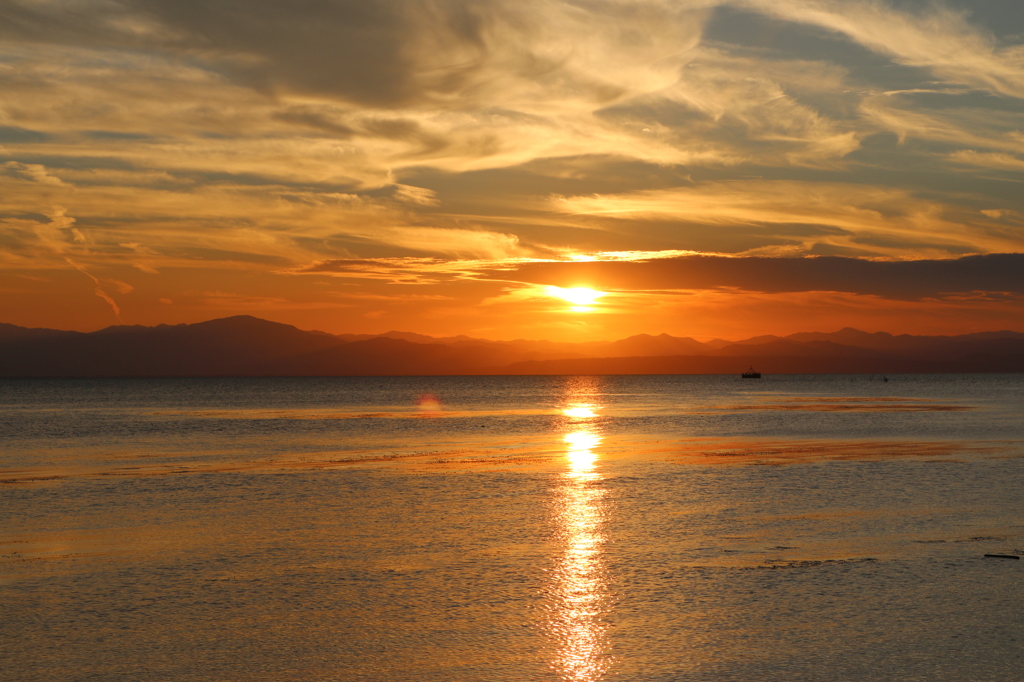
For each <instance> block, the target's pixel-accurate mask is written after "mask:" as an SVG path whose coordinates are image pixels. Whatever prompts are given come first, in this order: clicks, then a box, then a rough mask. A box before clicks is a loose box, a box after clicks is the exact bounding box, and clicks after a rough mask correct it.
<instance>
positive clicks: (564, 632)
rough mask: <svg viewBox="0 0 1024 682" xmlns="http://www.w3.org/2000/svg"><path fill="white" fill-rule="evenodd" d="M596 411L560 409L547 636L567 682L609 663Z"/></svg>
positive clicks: (596, 673) (586, 681)
mask: <svg viewBox="0 0 1024 682" xmlns="http://www.w3.org/2000/svg"><path fill="white" fill-rule="evenodd" d="M599 409H600V408H599V407H598V406H596V405H594V404H593V403H574V402H568V404H567V407H565V408H564V409H563V414H565V416H566V417H568V418H569V430H568V431H567V432H566V433H565V435H564V436H563V441H564V443H565V445H566V471H565V472H564V473H562V474H561V475H560V477H559V481H558V485H557V486H556V488H555V512H554V518H555V523H556V524H557V530H558V535H559V537H560V539H561V542H562V551H561V554H560V556H559V557H558V559H557V561H556V565H555V570H554V572H553V585H552V586H551V593H552V595H553V597H554V601H555V603H554V605H553V607H554V608H553V610H552V617H551V622H550V631H551V633H552V636H553V638H554V640H555V641H554V644H555V651H556V654H555V660H554V661H553V662H552V667H553V668H554V669H555V670H556V671H557V672H558V673H559V676H560V677H561V679H563V680H566V681H571V682H596V681H597V680H600V679H602V678H603V677H604V675H605V673H606V672H607V671H608V668H609V667H610V666H611V664H612V662H613V659H612V657H611V656H610V655H609V654H608V652H607V649H608V636H607V625H606V624H605V623H604V619H603V617H604V615H605V614H606V613H607V612H608V610H609V607H610V595H609V594H608V587H607V577H606V575H605V567H604V556H603V545H604V542H605V536H604V531H603V526H604V518H605V514H606V509H605V506H606V503H605V500H604V497H605V490H604V489H603V488H602V487H601V486H600V485H599V484H600V482H601V479H602V476H601V474H600V473H598V472H597V471H596V470H595V469H596V467H597V454H596V453H595V452H594V449H595V448H596V447H597V446H598V445H599V444H600V443H601V436H600V434H599V432H598V431H597V429H596V426H595V425H594V423H593V422H594V420H595V417H596V416H597V412H598V410H599Z"/></svg>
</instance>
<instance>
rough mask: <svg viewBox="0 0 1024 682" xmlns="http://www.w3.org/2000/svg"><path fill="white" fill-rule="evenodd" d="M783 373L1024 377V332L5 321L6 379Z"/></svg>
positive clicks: (1, 334) (0, 344) (247, 319)
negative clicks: (456, 331)
mask: <svg viewBox="0 0 1024 682" xmlns="http://www.w3.org/2000/svg"><path fill="white" fill-rule="evenodd" d="M750 366H753V367H755V368H756V369H757V370H759V371H761V372H766V373H775V374H784V373H785V374H788V373H796V374H812V373H879V374H883V373H884V374H899V373H926V372H1021V371H1024V333H1020V332H1014V331H996V332H984V333H976V334H964V335H959V336H911V335H907V334H902V335H898V336H894V335H892V334H887V333H884V332H876V333H868V332H862V331H859V330H856V329H850V328H846V329H842V330H840V331H837V332H831V333H822V332H804V333H798V334H791V335H789V336H785V337H778V336H755V337H752V338H749V339H745V340H742V341H724V340H721V339H716V340H713V341H708V342H700V341H696V340H694V339H691V338H686V337H675V336H669V335H668V334H661V335H659V336H651V335H648V334H640V335H637V336H631V337H629V338H625V339H621V340H618V341H611V342H606V341H599V342H598V341H594V342H581V343H569V342H552V341H526V340H515V341H489V340H486V339H475V338H471V337H468V336H453V337H443V338H435V337H431V336H425V335H422V334H414V333H410V332H388V333H386V334H379V335H371V334H341V335H335V334H327V333H325V332H318V331H303V330H300V329H298V328H296V327H293V326H291V325H287V324H280V323H277V322H269V321H267V320H262V319H259V318H256V317H252V316H248V315H240V316H236V317H228V318H223V319H217V320H210V321H207V322H199V323H196V324H179V325H158V326H156V327H143V326H116V327H108V328H106V329H102V330H100V331H96V332H88V333H85V332H74V331H60V330H55V329H29V328H25V327H19V326H15V325H10V324H2V323H0V377H9V378H11V377H144V376H151V377H184V376H377V375H382V376H386V375H453V374H454V375H462V374H468V375H480V374H497V375H504V374H510V375H511V374H738V373H740V372H741V371H743V370H746V369H747V368H748V367H750Z"/></svg>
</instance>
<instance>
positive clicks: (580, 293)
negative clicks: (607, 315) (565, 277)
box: [545, 287, 608, 306]
mask: <svg viewBox="0 0 1024 682" xmlns="http://www.w3.org/2000/svg"><path fill="white" fill-rule="evenodd" d="M545 293H546V294H547V295H548V296H551V297H552V298H560V299H562V300H563V301H568V302H569V303H572V304H574V305H576V306H589V305H593V304H594V302H595V301H597V299H599V298H602V297H603V296H607V295H608V292H606V291H595V290H594V289H588V288H586V287H572V288H569V289H563V288H562V287H547V289H545Z"/></svg>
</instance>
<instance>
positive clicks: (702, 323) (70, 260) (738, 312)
mask: <svg viewBox="0 0 1024 682" xmlns="http://www.w3.org/2000/svg"><path fill="white" fill-rule="evenodd" d="M0 91H2V94H3V96H2V97H0V322H8V323H13V324H19V325H23V326H42V327H55V328H62V329H79V330H93V329H99V328H103V327H106V326H109V325H112V324H120V323H124V324H145V325H153V324H159V323H180V322H197V321H201V320H206V319H211V318H216V317H225V316H228V315H235V314H243V313H244V314H252V315H257V316H259V317H264V318H266V319H271V320H276V321H280V322H286V323H290V324H295V325H297V326H299V327H302V328H305V329H321V330H324V331H329V332H335V333H342V332H373V333H379V332H384V331H387V330H391V329H399V330H407V331H414V332H420V333H425V334H432V335H435V336H444V335H454V334H468V335H472V336H479V337H488V338H496V339H501V338H517V337H525V338H548V339H553V340H591V339H613V338H621V337H624V336H628V335H630V334H636V333H652V334H658V333H662V332H667V333H670V334H674V335H679V336H694V337H698V338H711V337H715V336H720V337H726V338H740V337H745V336H751V335H754V334H764V333H776V334H785V333H792V332H796V331H814V330H818V331H833V330H835V329H839V328H841V327H844V326H853V327H858V328H861V329H866V330H868V331H875V330H885V331H890V332H894V333H901V332H908V333H945V334H951V333H963V332H969V331H981V330H990V329H1004V328H1010V329H1018V330H1024V314H1022V313H1024V304H1022V300H1024V299H1022V296H1024V277H1022V276H1021V274H1020V273H1021V272H1024V256H1021V255H1020V254H1021V252H1024V198H1022V197H1024V194H1022V193H1021V191H1020V188H1021V182H1022V181H1024V128H1022V125H1021V121H1022V120H1024V118H1022V115H1024V5H1022V4H1021V3H1019V2H1014V1H1010V0H938V1H936V2H919V1H916V0H610V1H609V0H601V1H600V2H599V1H597V0H571V1H570V0H514V1H513V0H488V1H487V2H466V1H463V0H322V1H319V2H308V1H301V2H288V1H284V0H247V1H246V2H240V1H236V0H224V1H220V2H199V3H196V2H189V3H186V2H181V1H180V0H107V1H105V2H80V1H78V0H54V1H51V2H36V1H33V0H0Z"/></svg>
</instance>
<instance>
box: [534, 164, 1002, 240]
mask: <svg viewBox="0 0 1024 682" xmlns="http://www.w3.org/2000/svg"><path fill="white" fill-rule="evenodd" d="M552 203H553V206H554V207H555V208H557V209H559V210H562V211H565V212H567V213H570V214H573V215H579V216H590V217H594V218H600V219H604V220H608V219H612V220H618V221H624V220H660V221H678V222H681V223H690V224H694V223H696V224H703V225H708V226H715V227H716V229H719V230H727V229H729V228H730V227H735V226H744V225H772V226H773V234H774V235H775V236H776V237H779V238H783V239H786V238H788V239H789V240H790V243H789V244H782V245H773V246H769V247H768V248H776V249H777V248H784V249H790V250H795V251H799V252H803V253H813V252H814V250H815V248H816V247H820V246H829V247H834V248H842V249H848V250H850V251H851V252H853V253H855V254H857V255H884V256H908V255H913V254H915V253H916V254H923V253H929V252H930V253H932V254H933V255H944V254H945V253H956V252H957V250H959V252H960V253H965V252H967V253H970V252H977V251H992V252H996V251H1012V250H1015V248H1016V247H1018V246H1019V245H1020V240H1019V237H1018V236H1015V235H1002V234H998V233H989V232H986V231H985V230H984V229H983V227H982V226H981V225H971V224H970V223H969V222H967V221H966V220H960V219H956V220H954V219H953V218H951V217H950V216H949V215H948V214H950V213H952V209H951V207H950V206H947V205H944V204H942V203H939V202H938V201H935V200H927V199H922V198H918V197H915V196H914V195H913V194H911V193H910V192H908V191H906V190H903V189H898V188H892V187H880V186H870V185H854V184H847V183H829V182H821V181H818V182H795V181H784V180H759V179H755V180H747V181H740V180H734V181H728V182H711V183H702V184H700V185H696V186H690V187H679V188H671V189H659V190H646V191H641V192H633V193H629V194H613V195H591V196H575V197H554V198H553V199H552ZM801 226H812V227H813V226H817V229H815V230H813V231H811V232H810V233H809V232H808V230H807V229H805V228H804V227H801Z"/></svg>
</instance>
